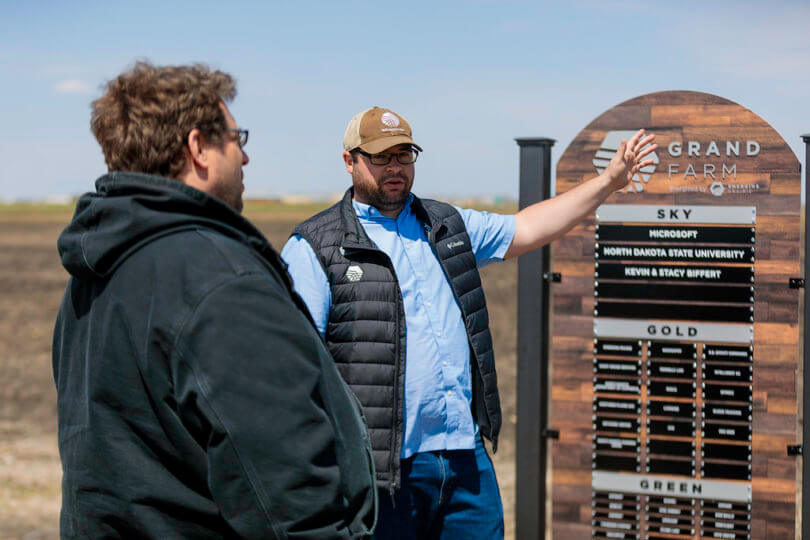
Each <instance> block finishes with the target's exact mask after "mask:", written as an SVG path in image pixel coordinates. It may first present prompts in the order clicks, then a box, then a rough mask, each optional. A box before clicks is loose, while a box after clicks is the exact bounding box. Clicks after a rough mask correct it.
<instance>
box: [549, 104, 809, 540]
mask: <svg viewBox="0 0 810 540" xmlns="http://www.w3.org/2000/svg"><path fill="white" fill-rule="evenodd" d="M639 128H645V129H647V130H648V131H649V132H652V133H655V134H656V136H657V142H658V145H659V148H658V149H657V150H656V152H655V160H656V163H655V165H654V166H651V167H648V168H647V170H643V171H641V174H639V175H638V176H637V177H636V178H634V179H633V182H631V184H630V185H629V186H628V188H626V189H624V190H622V191H621V192H617V193H615V194H613V195H611V197H610V198H609V199H608V200H607V201H606V204H604V205H603V206H601V207H600V208H599V209H598V210H597V211H596V215H595V216H594V217H593V218H590V219H589V220H587V221H586V222H584V223H583V224H581V225H580V226H578V227H577V228H576V229H574V230H573V231H572V232H571V233H569V234H568V235H566V236H565V237H564V238H563V239H561V240H560V241H559V242H558V243H557V244H555V245H554V246H553V249H552V268H553V270H554V272H559V273H561V274H562V276H563V279H562V282H561V283H560V284H557V285H555V286H554V288H553V289H552V290H553V307H552V350H551V361H552V375H551V383H552V394H551V401H552V403H551V419H552V420H551V422H552V425H553V427H554V428H555V429H558V430H559V432H560V439H559V441H557V442H555V443H554V444H553V445H552V504H553V506H552V511H553V518H552V531H553V534H554V537H555V538H565V539H574V538H591V537H594V538H600V537H601V538H735V539H736V538H756V539H761V538H780V539H785V538H794V537H795V535H796V525H795V523H796V516H797V486H799V485H800V483H799V482H797V480H798V476H797V466H796V458H795V457H791V456H788V453H787V447H788V446H790V445H795V444H797V441H799V440H800V435H801V433H800V431H801V430H800V424H799V418H798V411H799V409H800V405H801V404H800V402H799V401H798V398H797V396H798V394H797V380H798V379H797V376H798V374H799V368H800V365H801V361H800V350H799V327H798V318H799V291H798V290H796V289H791V288H790V287H789V280H790V278H793V277H798V276H800V275H801V270H800V261H799V258H800V251H801V249H800V247H801V245H800V236H801V235H800V225H801V224H800V211H801V200H800V190H801V182H800V170H799V169H800V166H799V162H798V160H797V159H796V156H795V155H794V154H793V152H792V151H791V150H790V148H789V147H788V145H787V144H786V143H785V141H784V140H783V139H782V137H780V136H779V134H778V133H777V132H776V131H774V129H773V128H771V127H770V126H769V125H768V124H767V123H766V122H765V121H764V120H762V119H761V118H760V117H759V116H757V115H756V114H754V113H753V112H751V111H750V110H748V109H746V108H745V107H742V106H740V105H738V104H736V103H733V102H731V101H728V100H726V99H724V98H721V97H718V96H713V95H709V94H704V93H699V92H687V91H673V92H659V93H654V94H648V95H644V96H640V97H637V98H635V99H632V100H629V101H626V102H624V103H622V104H620V105H618V106H616V107H614V108H612V109H610V110H609V111H607V112H605V113H604V114H602V115H601V116H599V117H598V118H597V119H596V120H594V121H593V122H591V124H589V125H588V126H587V127H586V128H585V129H584V130H582V131H581V132H580V133H579V134H578V135H577V137H576V138H575V139H574V141H573V142H572V143H571V145H570V146H569V147H568V148H567V149H566V150H565V152H564V154H563V155H562V157H561V158H560V161H559V163H558V165H557V185H556V188H557V193H562V192H564V191H567V190H568V189H571V188H572V187H574V186H576V185H577V184H579V183H581V182H582V181H584V180H586V179H588V178H591V177H593V176H594V175H595V174H597V173H598V172H600V171H601V170H602V169H603V168H604V166H605V165H606V160H609V159H610V157H611V156H612V154H613V153H614V152H615V149H616V148H617V147H618V145H619V142H620V141H621V139H622V138H628V137H629V135H630V134H632V132H634V131H635V130H637V129H639Z"/></svg>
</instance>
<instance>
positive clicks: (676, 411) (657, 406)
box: [647, 400, 695, 418]
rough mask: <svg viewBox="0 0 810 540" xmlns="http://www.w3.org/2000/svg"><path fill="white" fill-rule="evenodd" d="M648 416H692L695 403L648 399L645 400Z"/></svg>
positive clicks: (693, 415)
mask: <svg viewBox="0 0 810 540" xmlns="http://www.w3.org/2000/svg"><path fill="white" fill-rule="evenodd" d="M647 415H648V416H666V417H669V418H694V417H695V404H694V403H683V402H677V401H658V400H650V401H648V402H647Z"/></svg>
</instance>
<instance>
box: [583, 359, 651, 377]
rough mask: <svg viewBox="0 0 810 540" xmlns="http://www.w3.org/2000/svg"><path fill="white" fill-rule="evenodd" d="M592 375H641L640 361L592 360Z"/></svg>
mask: <svg viewBox="0 0 810 540" xmlns="http://www.w3.org/2000/svg"><path fill="white" fill-rule="evenodd" d="M593 372H594V375H641V360H624V361H623V360H615V359H612V358H594V359H593Z"/></svg>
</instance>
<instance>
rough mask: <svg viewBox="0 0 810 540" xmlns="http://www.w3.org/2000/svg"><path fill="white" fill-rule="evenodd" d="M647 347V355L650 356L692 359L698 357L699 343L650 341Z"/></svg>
mask: <svg viewBox="0 0 810 540" xmlns="http://www.w3.org/2000/svg"><path fill="white" fill-rule="evenodd" d="M647 349H648V354H647V356H649V357H650V358H677V359H680V360H692V359H694V358H696V357H697V345H695V344H694V343H672V342H667V341H648V342H647Z"/></svg>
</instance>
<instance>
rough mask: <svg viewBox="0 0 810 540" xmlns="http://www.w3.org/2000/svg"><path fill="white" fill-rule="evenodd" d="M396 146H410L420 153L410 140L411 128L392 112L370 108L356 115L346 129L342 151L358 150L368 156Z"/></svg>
mask: <svg viewBox="0 0 810 540" xmlns="http://www.w3.org/2000/svg"><path fill="white" fill-rule="evenodd" d="M398 144H410V145H411V146H413V147H414V148H416V149H417V150H419V151H420V152H421V151H422V148H420V147H419V145H417V144H416V143H415V142H413V139H412V138H411V126H410V124H408V122H406V121H405V119H404V118H402V117H401V116H400V115H398V114H397V113H395V112H394V111H391V110H388V109H383V108H380V107H372V108H371V109H366V110H365V111H363V112H361V113H359V114H356V115H355V116H354V118H352V119H351V121H350V122H349V125H348V126H347V127H346V134H345V135H344V136H343V149H344V150H346V151H351V150H354V149H355V148H359V149H360V150H363V151H364V152H368V153H369V154H379V153H380V152H382V151H383V150H387V149H388V148H391V147H392V146H396V145H398Z"/></svg>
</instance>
